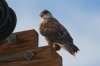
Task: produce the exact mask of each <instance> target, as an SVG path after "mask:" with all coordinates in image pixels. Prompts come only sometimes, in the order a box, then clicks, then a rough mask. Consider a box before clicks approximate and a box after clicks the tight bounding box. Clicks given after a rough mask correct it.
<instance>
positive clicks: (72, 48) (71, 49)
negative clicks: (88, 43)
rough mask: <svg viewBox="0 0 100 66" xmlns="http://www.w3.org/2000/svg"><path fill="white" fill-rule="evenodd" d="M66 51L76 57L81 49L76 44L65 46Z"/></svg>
mask: <svg viewBox="0 0 100 66" xmlns="http://www.w3.org/2000/svg"><path fill="white" fill-rule="evenodd" d="M65 49H66V50H67V51H68V52H69V53H70V54H71V55H73V56H75V53H77V52H78V51H79V48H78V47H77V46H75V45H74V44H71V45H69V46H68V45H65Z"/></svg>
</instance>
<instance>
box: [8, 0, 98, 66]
mask: <svg viewBox="0 0 100 66" xmlns="http://www.w3.org/2000/svg"><path fill="white" fill-rule="evenodd" d="M6 1H7V2H8V4H9V6H10V7H12V8H13V9H14V11H15V12H16V15H17V26H16V29H15V31H14V32H19V31H24V30H29V29H36V31H37V32H39V30H38V26H39V24H40V22H41V19H40V17H39V13H40V12H41V11H42V10H44V9H48V10H49V11H51V12H52V14H53V15H54V17H55V18H57V19H58V20H59V22H60V23H61V24H63V25H64V26H65V27H66V28H67V29H68V31H69V32H70V34H71V35H72V37H73V39H74V43H75V45H77V46H78V47H79V48H80V52H78V54H76V57H73V56H71V55H70V54H69V53H68V52H66V51H64V50H61V51H59V52H58V53H59V54H60V55H61V56H62V57H63V66H100V48H99V47H100V44H99V43H100V40H99V39H100V29H99V28H100V0H6ZM39 39H40V40H39V44H40V46H44V45H47V43H46V41H45V39H44V37H43V36H41V35H39Z"/></svg>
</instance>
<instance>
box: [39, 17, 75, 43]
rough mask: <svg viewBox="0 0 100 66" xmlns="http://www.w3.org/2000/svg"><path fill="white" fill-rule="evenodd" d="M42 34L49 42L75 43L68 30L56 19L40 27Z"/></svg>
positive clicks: (43, 23) (51, 19) (45, 22)
mask: <svg viewBox="0 0 100 66" xmlns="http://www.w3.org/2000/svg"><path fill="white" fill-rule="evenodd" d="M40 33H41V34H42V35H43V36H45V37H46V38H47V39H48V40H51V41H54V42H56V43H61V44H63V43H66V42H67V43H68V42H69V43H73V39H72V37H71V36H70V34H69V32H68V31H67V29H66V28H65V27H64V26H63V25H61V24H60V23H59V22H58V20H56V19H55V18H50V19H48V20H47V21H44V22H42V23H41V25H40Z"/></svg>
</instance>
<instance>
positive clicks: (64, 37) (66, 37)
mask: <svg viewBox="0 0 100 66" xmlns="http://www.w3.org/2000/svg"><path fill="white" fill-rule="evenodd" d="M40 16H41V18H42V19H43V20H42V22H41V24H40V28H39V30H40V33H41V34H42V35H43V36H44V37H45V38H46V40H47V42H48V44H49V45H50V46H52V47H54V48H55V49H57V50H59V49H60V48H64V49H65V50H67V51H68V52H69V53H71V54H72V55H75V53H76V52H77V51H79V49H78V47H76V46H75V45H74V44H73V39H72V37H71V36H70V34H69V32H68V31H67V29H66V28H65V27H64V26H63V25H61V24H60V23H59V21H58V20H56V19H55V18H54V17H53V16H52V14H51V13H50V12H49V11H48V10H44V11H42V12H41V13H40Z"/></svg>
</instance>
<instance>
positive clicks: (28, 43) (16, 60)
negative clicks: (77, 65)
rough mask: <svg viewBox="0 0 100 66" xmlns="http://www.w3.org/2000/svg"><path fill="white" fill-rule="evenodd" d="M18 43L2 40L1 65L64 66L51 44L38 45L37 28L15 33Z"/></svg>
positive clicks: (0, 46)
mask: <svg viewBox="0 0 100 66" xmlns="http://www.w3.org/2000/svg"><path fill="white" fill-rule="evenodd" d="M14 34H16V35H17V39H18V41H19V42H18V43H17V44H13V43H12V44H11V43H7V41H6V40H4V41H2V42H0V43H1V44H0V66H62V58H61V56H60V55H59V54H57V53H56V51H55V49H53V48H51V47H49V46H43V47H38V34H37V32H36V31H35V30H28V31H23V32H18V33H14Z"/></svg>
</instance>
